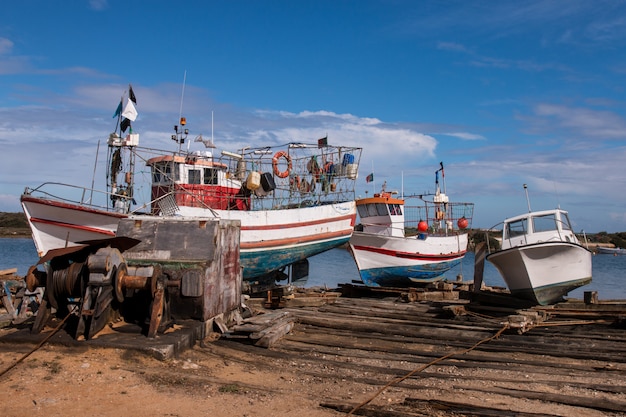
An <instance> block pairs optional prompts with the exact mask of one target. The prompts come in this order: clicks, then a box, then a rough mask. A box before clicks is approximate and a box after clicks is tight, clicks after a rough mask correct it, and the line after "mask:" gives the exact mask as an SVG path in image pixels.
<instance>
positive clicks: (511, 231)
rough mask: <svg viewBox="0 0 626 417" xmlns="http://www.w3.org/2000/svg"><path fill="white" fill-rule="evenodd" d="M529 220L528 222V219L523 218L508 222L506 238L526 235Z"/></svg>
mask: <svg viewBox="0 0 626 417" xmlns="http://www.w3.org/2000/svg"><path fill="white" fill-rule="evenodd" d="M527 222H528V220H527V219H522V220H518V221H515V222H511V223H508V224H507V225H506V230H505V233H506V236H505V237H504V238H505V239H511V238H514V237H515V236H522V235H525V234H526V231H527V230H528V226H527Z"/></svg>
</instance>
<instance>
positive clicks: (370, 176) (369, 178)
mask: <svg viewBox="0 0 626 417" xmlns="http://www.w3.org/2000/svg"><path fill="white" fill-rule="evenodd" d="M372 181H374V173H373V172H372V173H371V174H369V175H368V176H367V177H365V182H372Z"/></svg>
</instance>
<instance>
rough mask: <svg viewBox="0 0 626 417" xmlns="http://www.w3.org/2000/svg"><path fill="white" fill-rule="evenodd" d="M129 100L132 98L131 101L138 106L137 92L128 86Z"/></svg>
mask: <svg viewBox="0 0 626 417" xmlns="http://www.w3.org/2000/svg"><path fill="white" fill-rule="evenodd" d="M128 98H130V100H131V101H132V102H133V103H135V104H137V98H136V97H135V92H134V91H133V86H132V85H130V84H128Z"/></svg>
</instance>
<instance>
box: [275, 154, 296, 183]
mask: <svg viewBox="0 0 626 417" xmlns="http://www.w3.org/2000/svg"><path fill="white" fill-rule="evenodd" d="M280 158H285V160H286V161H287V169H286V170H284V171H279V170H278V160H279V159H280ZM272 168H273V169H274V175H276V176H277V177H278V178H287V177H288V176H289V172H291V168H292V166H291V157H290V156H289V155H288V154H287V152H285V151H279V152H276V154H274V157H273V158H272Z"/></svg>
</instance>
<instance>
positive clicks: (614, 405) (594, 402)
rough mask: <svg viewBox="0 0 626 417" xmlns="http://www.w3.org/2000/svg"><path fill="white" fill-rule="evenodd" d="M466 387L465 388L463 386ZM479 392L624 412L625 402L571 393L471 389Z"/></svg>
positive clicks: (495, 388)
mask: <svg viewBox="0 0 626 417" xmlns="http://www.w3.org/2000/svg"><path fill="white" fill-rule="evenodd" d="M465 389H467V388H465ZM472 390H473V391H479V392H490V393H496V394H502V395H508V396H511V397H517V398H530V399H533V400H541V401H549V402H553V403H560V404H566V405H572V406H575V407H585V408H593V409H595V410H600V411H613V412H620V413H621V412H624V410H626V402H623V401H614V400H609V399H606V398H583V397H579V396H573V395H563V394H552V393H548V392H537V391H525V390H519V389H510V388H500V387H490V388H488V389H485V390H482V389H472Z"/></svg>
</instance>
